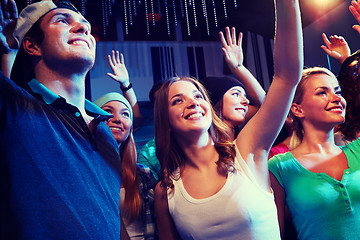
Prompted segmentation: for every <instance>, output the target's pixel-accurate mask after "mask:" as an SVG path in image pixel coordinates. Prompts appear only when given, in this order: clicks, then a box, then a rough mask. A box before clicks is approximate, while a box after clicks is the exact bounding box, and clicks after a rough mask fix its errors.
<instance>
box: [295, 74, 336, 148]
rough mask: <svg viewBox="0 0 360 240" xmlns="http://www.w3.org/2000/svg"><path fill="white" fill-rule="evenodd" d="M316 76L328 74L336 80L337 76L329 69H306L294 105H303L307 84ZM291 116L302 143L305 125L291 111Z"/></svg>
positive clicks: (296, 92) (298, 86) (297, 89)
mask: <svg viewBox="0 0 360 240" xmlns="http://www.w3.org/2000/svg"><path fill="white" fill-rule="evenodd" d="M316 74H326V75H328V76H330V77H334V78H335V79H336V76H335V75H334V74H333V73H332V72H331V71H330V70H329V69H327V68H323V67H311V68H307V69H304V70H303V72H302V76H301V79H300V82H299V84H298V85H297V87H296V91H295V96H294V100H293V103H297V104H301V103H302V100H303V97H304V92H305V89H306V84H307V82H308V80H309V78H310V76H313V75H316ZM290 116H291V117H292V119H293V122H292V125H293V126H292V127H293V130H294V131H295V133H296V136H297V137H298V138H299V140H300V142H301V141H302V139H303V136H304V128H303V125H302V123H301V121H300V119H299V118H298V117H296V116H295V115H294V114H293V113H292V112H291V111H290Z"/></svg>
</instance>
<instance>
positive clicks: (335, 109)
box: [328, 107, 343, 112]
mask: <svg viewBox="0 0 360 240" xmlns="http://www.w3.org/2000/svg"><path fill="white" fill-rule="evenodd" d="M342 110H343V108H342V107H334V108H331V109H329V110H328V111H330V112H339V111H341V112H342Z"/></svg>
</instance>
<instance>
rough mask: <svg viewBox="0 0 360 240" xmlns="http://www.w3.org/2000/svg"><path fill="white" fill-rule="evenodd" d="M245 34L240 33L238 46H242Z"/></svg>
mask: <svg viewBox="0 0 360 240" xmlns="http://www.w3.org/2000/svg"><path fill="white" fill-rule="evenodd" d="M242 39H243V33H242V32H241V33H239V39H238V46H242Z"/></svg>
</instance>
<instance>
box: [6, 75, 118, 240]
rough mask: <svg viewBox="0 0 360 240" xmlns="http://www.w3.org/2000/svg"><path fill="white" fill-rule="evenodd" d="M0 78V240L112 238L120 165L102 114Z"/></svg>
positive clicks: (37, 86)
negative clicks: (84, 115)
mask: <svg viewBox="0 0 360 240" xmlns="http://www.w3.org/2000/svg"><path fill="white" fill-rule="evenodd" d="M29 85H30V87H31V89H32V91H33V92H32V95H31V94H30V93H29V92H27V91H25V90H24V89H22V88H20V87H18V86H17V85H15V84H14V83H13V82H12V81H11V80H9V79H8V78H6V77H5V76H4V75H3V74H2V73H0V114H1V117H0V156H1V160H0V194H1V198H0V199H1V200H0V213H1V214H0V239H96V240H99V239H117V240H118V239H120V218H119V210H118V202H119V192H120V186H121V164H120V160H119V152H118V146H117V143H116V141H115V139H114V138H113V136H112V133H111V131H110V129H109V128H108V126H107V125H106V124H105V120H106V119H108V118H109V116H108V115H106V113H105V112H104V111H102V110H101V109H100V108H98V107H97V106H95V105H93V104H92V103H90V102H89V101H87V102H86V104H85V108H86V111H87V113H88V114H89V115H91V116H92V117H94V119H93V121H92V129H93V130H92V131H90V130H89V128H88V126H87V125H86V123H85V121H84V120H83V118H82V116H81V114H80V112H79V110H78V109H77V108H76V107H74V106H72V105H70V104H68V103H66V100H65V99H64V98H62V97H59V96H57V95H55V94H54V93H52V92H51V91H49V90H48V89H47V88H46V87H45V86H43V85H42V84H41V83H39V82H38V81H36V80H32V81H31V82H30V84H29Z"/></svg>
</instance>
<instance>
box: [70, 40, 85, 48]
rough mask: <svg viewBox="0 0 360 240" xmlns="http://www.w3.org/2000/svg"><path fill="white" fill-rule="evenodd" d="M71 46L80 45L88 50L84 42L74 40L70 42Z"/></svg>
mask: <svg viewBox="0 0 360 240" xmlns="http://www.w3.org/2000/svg"><path fill="white" fill-rule="evenodd" d="M70 44H71V45H81V46H85V47H88V48H89V44H88V43H87V42H86V41H84V40H75V41H71V42H70Z"/></svg>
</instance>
